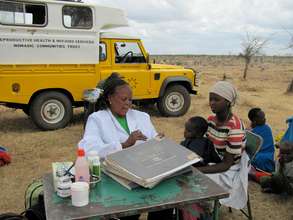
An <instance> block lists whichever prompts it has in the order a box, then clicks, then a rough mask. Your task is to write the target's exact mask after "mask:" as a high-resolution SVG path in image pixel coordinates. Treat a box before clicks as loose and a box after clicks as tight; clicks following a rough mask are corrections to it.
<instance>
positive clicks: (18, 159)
mask: <svg viewBox="0 0 293 220" xmlns="http://www.w3.org/2000/svg"><path fill="white" fill-rule="evenodd" d="M153 58H155V60H156V63H169V64H177V65H184V66H185V67H192V68H194V69H196V70H198V71H200V72H201V86H200V90H199V95H197V96H193V97H192V103H191V108H190V109H189V111H188V113H187V114H186V115H184V116H182V117H178V118H163V117H161V116H160V115H159V114H158V113H157V111H156V109H155V108H153V107H150V108H148V109H141V110H143V111H147V112H149V113H150V114H151V116H152V121H153V123H154V125H155V127H156V128H157V130H158V131H160V132H164V133H165V135H166V136H168V137H170V138H172V139H174V140H176V141H178V142H179V141H180V140H181V139H182V137H183V128H184V122H185V121H186V120H187V119H188V118H189V117H191V116H195V115H201V116H204V117H206V116H208V115H209V114H210V109H209V106H208V91H209V88H210V87H211V86H212V85H213V84H214V83H215V82H216V81H217V80H220V79H222V78H223V76H224V75H225V77H226V79H227V80H228V81H231V82H232V83H233V84H235V85H236V87H237V88H238V91H239V96H240V98H239V101H238V104H237V105H236V106H235V107H234V112H235V113H236V114H237V115H239V116H240V117H241V118H242V119H243V121H244V122H245V124H246V125H247V126H248V119H247V112H248V111H249V109H250V108H252V107H256V106H258V107H261V108H263V109H264V111H265V112H266V115H267V122H268V124H270V125H271V127H272V129H273V133H274V135H277V134H279V133H280V132H281V131H284V130H286V128H287V126H286V123H285V120H286V118H287V117H289V116H292V115H293V95H292V94H286V93H285V92H286V89H287V87H288V85H289V83H290V82H291V80H292V79H293V58H291V57H258V58H255V59H254V60H253V62H252V64H251V66H250V70H249V72H248V77H247V80H246V81H244V80H242V79H241V76H242V69H243V62H242V60H240V59H239V58H237V57H233V56H154V57H153ZM82 133H83V117H82V109H81V108H80V109H76V110H75V112H74V119H73V121H72V122H71V124H70V125H69V126H68V127H66V128H64V129H60V130H57V131H40V130H38V129H37V128H36V127H35V125H34V124H33V123H32V122H31V121H30V119H29V118H28V117H27V116H26V115H25V114H24V113H23V112H22V111H21V110H14V109H8V108H5V107H0V145H3V146H5V147H7V148H8V149H9V151H10V153H11V155H12V163H11V164H10V165H9V166H6V167H1V168H0V186H1V194H0V198H1V199H0V213H3V212H8V211H10V212H21V211H23V209H24V198H23V197H24V191H25V189H26V187H27V185H28V184H29V183H30V182H32V180H34V179H36V178H39V177H41V176H42V175H43V174H44V173H47V172H51V163H52V162H54V161H69V160H74V159H75V152H76V146H77V143H78V141H79V140H80V138H81V136H82ZM249 191H250V196H251V204H252V209H253V214H254V219H256V220H262V219H278V220H293V212H292V207H293V198H292V197H291V198H290V197H284V196H280V195H272V194H264V193H262V192H261V191H260V187H259V186H258V185H257V184H256V183H253V182H250V183H249ZM221 219H228V220H229V219H245V218H244V216H243V215H242V214H241V213H240V212H239V211H233V213H229V212H228V209H227V208H225V207H222V208H221Z"/></svg>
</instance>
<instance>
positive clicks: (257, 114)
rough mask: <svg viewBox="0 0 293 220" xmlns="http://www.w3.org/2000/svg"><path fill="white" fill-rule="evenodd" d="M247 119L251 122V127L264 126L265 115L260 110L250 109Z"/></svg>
mask: <svg viewBox="0 0 293 220" xmlns="http://www.w3.org/2000/svg"><path fill="white" fill-rule="evenodd" d="M248 118H249V120H250V121H251V127H253V128H254V127H256V126H260V125H264V124H265V123H266V115H265V113H264V112H263V110H261V108H252V109H250V110H249V112H248Z"/></svg>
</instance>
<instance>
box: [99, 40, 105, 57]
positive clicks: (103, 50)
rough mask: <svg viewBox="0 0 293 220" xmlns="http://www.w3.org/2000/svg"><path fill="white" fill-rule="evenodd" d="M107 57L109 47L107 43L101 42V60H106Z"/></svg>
mask: <svg viewBox="0 0 293 220" xmlns="http://www.w3.org/2000/svg"><path fill="white" fill-rule="evenodd" d="M106 59H107V48H106V44H105V43H103V42H100V45H99V60H100V61H105V60H106Z"/></svg>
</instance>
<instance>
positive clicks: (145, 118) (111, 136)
mask: <svg viewBox="0 0 293 220" xmlns="http://www.w3.org/2000/svg"><path fill="white" fill-rule="evenodd" d="M102 89H103V93H102V95H101V96H100V97H99V99H98V101H97V105H98V109H99V111H97V112H94V113H92V114H91V115H90V116H89V118H88V120H87V123H86V127H85V132H84V136H83V138H82V140H81V141H80V142H79V144H78V146H79V147H80V148H84V149H85V152H86V153H87V152H89V151H93V150H94V151H97V152H98V155H99V156H100V158H105V157H106V156H107V155H108V154H110V153H113V152H116V151H120V150H122V149H123V148H127V147H131V146H134V145H136V144H139V143H141V142H144V141H146V140H148V139H151V138H154V137H155V136H157V135H158V133H157V132H156V130H155V128H154V126H153V124H152V122H151V120H150V116H149V115H148V114H147V113H144V112H140V111H137V110H134V109H131V105H132V91H131V88H130V86H129V85H128V83H127V82H125V81H124V80H122V79H121V78H120V77H119V75H118V74H116V73H113V74H112V75H111V76H110V77H109V78H107V79H106V80H105V82H104V83H103V85H102ZM138 218H139V215H134V216H128V217H123V218H120V219H121V220H122V219H123V220H138Z"/></svg>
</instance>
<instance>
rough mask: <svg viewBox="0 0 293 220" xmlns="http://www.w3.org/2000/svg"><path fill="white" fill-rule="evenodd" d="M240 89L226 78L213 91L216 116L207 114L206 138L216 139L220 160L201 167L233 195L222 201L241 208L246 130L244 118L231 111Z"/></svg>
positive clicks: (244, 192) (244, 187) (211, 100)
mask: <svg viewBox="0 0 293 220" xmlns="http://www.w3.org/2000/svg"><path fill="white" fill-rule="evenodd" d="M236 98H237V91H236V89H235V88H234V86H233V85H232V84H231V83H229V82H226V81H219V82H217V83H216V84H215V85H214V86H213V87H212V88H211V90H210V94H209V104H210V107H211V110H212V112H213V113H214V114H213V115H211V116H209V117H208V125H209V127H208V131H207V137H208V138H209V139H210V140H211V141H212V142H213V144H214V146H215V148H216V150H217V152H218V154H219V156H220V158H221V162H220V163H217V164H214V165H210V166H205V167H199V170H201V171H202V172H204V173H207V175H208V176H209V177H210V178H211V179H213V180H214V181H215V182H217V183H218V184H219V185H221V186H223V187H224V188H226V189H227V190H228V191H229V193H230V196H229V197H228V198H227V199H221V200H220V203H221V204H223V205H226V206H229V207H233V208H237V209H242V208H243V207H244V206H245V205H246V201H247V184H248V160H249V158H248V156H247V154H246V153H245V151H244V145H245V144H244V141H245V131H244V126H243V123H242V121H241V120H240V119H239V118H238V117H237V116H236V115H235V114H233V113H232V106H233V105H235V102H236Z"/></svg>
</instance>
